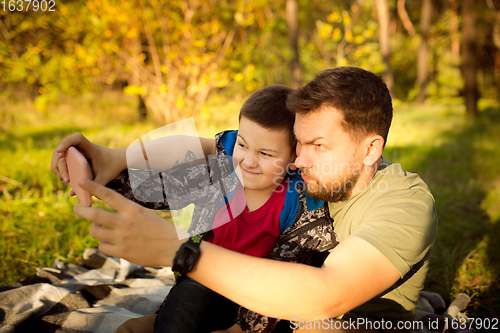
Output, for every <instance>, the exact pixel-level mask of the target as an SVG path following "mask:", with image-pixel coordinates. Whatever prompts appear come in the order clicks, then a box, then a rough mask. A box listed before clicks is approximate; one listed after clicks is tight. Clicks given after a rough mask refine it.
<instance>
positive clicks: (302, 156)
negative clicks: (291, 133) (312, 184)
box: [295, 144, 311, 169]
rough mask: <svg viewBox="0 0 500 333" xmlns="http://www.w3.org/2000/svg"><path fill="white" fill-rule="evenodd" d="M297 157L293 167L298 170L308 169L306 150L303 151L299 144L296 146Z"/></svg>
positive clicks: (309, 165)
mask: <svg viewBox="0 0 500 333" xmlns="http://www.w3.org/2000/svg"><path fill="white" fill-rule="evenodd" d="M296 152H297V157H296V158H295V166H296V167H297V168H299V169H301V168H306V169H307V168H310V167H311V162H310V161H309V159H308V157H307V152H306V149H304V148H303V147H302V146H300V144H297V150H296Z"/></svg>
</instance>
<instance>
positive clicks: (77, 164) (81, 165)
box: [66, 147, 94, 207]
mask: <svg viewBox="0 0 500 333" xmlns="http://www.w3.org/2000/svg"><path fill="white" fill-rule="evenodd" d="M66 166H67V167H68V173H69V186H70V187H71V188H72V189H73V191H75V193H76V196H77V197H78V199H79V200H80V202H81V203H82V205H84V206H87V207H90V206H91V204H92V198H91V196H90V193H89V192H88V191H86V190H84V189H83V188H81V187H80V186H79V185H78V182H79V181H80V179H89V180H92V179H93V178H94V177H93V175H92V169H91V168H90V164H89V162H88V161H87V159H86V158H85V156H83V154H82V153H80V152H79V151H78V149H76V148H75V147H69V148H68V151H67V153H66Z"/></svg>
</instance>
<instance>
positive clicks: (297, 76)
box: [286, 0, 302, 89]
mask: <svg viewBox="0 0 500 333" xmlns="http://www.w3.org/2000/svg"><path fill="white" fill-rule="evenodd" d="M286 22H287V26H288V41H289V42H290V47H291V48H292V52H293V58H292V61H291V62H290V70H291V72H292V88H294V89H296V88H299V87H301V86H302V67H301V66H300V60H299V59H300V58H299V43H298V40H299V1H298V0H286Z"/></svg>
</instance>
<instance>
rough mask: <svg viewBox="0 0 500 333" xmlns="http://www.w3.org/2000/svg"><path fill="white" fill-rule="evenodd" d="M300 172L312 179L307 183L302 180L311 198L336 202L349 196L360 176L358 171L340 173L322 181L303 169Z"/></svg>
mask: <svg viewBox="0 0 500 333" xmlns="http://www.w3.org/2000/svg"><path fill="white" fill-rule="evenodd" d="M302 172H303V173H304V174H305V175H306V176H307V177H309V178H311V179H313V181H312V182H309V183H307V182H305V181H304V183H305V187H306V193H307V194H308V195H309V196H310V197H311V198H313V199H316V200H319V201H328V202H338V201H343V200H346V199H347V198H349V197H350V196H351V193H352V190H353V188H354V186H355V185H356V183H357V181H358V178H359V176H360V172H355V173H351V174H347V175H341V176H339V177H337V179H329V180H327V181H326V182H325V183H323V182H321V181H320V180H318V179H316V177H313V176H310V175H308V174H307V172H305V170H302Z"/></svg>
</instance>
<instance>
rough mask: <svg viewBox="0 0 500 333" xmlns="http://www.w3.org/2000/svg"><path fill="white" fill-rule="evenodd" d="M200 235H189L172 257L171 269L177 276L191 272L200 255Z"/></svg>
mask: <svg viewBox="0 0 500 333" xmlns="http://www.w3.org/2000/svg"><path fill="white" fill-rule="evenodd" d="M200 243H201V237H200V236H191V237H190V238H189V239H188V241H187V242H185V243H184V244H182V245H181V247H180V248H179V250H178V251H177V253H176V254H175V258H174V265H173V266H172V271H173V272H174V274H175V275H176V276H178V277H180V276H181V275H186V274H187V273H189V272H191V270H192V269H193V267H194V265H195V264H196V262H197V261H198V258H199V257H200V254H201V252H200Z"/></svg>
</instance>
